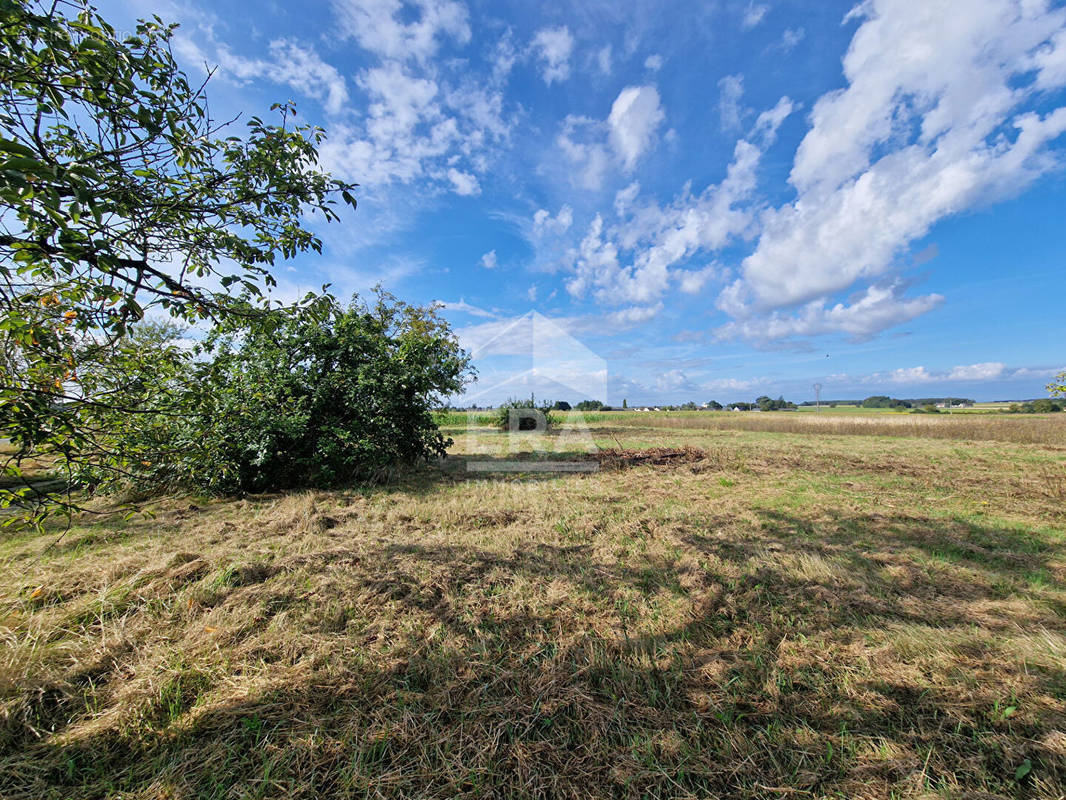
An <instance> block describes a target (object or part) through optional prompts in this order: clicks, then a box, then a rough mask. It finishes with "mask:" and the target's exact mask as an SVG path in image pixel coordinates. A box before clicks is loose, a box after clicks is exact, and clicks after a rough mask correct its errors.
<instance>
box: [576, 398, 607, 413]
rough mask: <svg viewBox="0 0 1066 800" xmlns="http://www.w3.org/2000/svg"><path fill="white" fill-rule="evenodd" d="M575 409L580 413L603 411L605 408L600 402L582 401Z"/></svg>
mask: <svg viewBox="0 0 1066 800" xmlns="http://www.w3.org/2000/svg"><path fill="white" fill-rule="evenodd" d="M575 408H576V409H577V410H578V411H603V410H604V409H605V406H604V405H603V403H602V402H601V401H600V400H582V401H581V402H580V403H578V404H577V405H576V406H575Z"/></svg>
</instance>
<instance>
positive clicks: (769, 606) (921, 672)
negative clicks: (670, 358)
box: [0, 412, 1066, 798]
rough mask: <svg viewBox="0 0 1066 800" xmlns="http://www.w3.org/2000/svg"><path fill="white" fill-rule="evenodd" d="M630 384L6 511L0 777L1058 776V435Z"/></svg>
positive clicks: (128, 790) (170, 782) (368, 782)
mask: <svg viewBox="0 0 1066 800" xmlns="http://www.w3.org/2000/svg"><path fill="white" fill-rule="evenodd" d="M635 413H636V412H631V413H629V414H621V413H619V414H617V415H616V414H615V413H614V412H608V413H606V414H603V415H600V416H598V417H597V418H596V419H595V421H594V422H593V421H590V422H589V426H590V436H591V437H592V438H593V439H594V440H595V442H596V444H597V445H599V446H600V447H610V448H618V447H620V446H621V447H625V448H638V449H639V448H652V447H695V448H700V450H701V451H702V455H699V456H698V457H696V458H694V459H690V460H685V461H679V462H677V463H673V464H671V463H665V462H664V463H661V464H653V465H645V466H635V467H630V468H621V469H613V470H609V471H601V472H597V473H592V474H551V473H528V474H522V473H518V474H506V475H500V476H491V475H490V476H485V475H481V474H474V473H468V472H467V471H466V469H465V466H466V463H467V461H468V460H471V459H489V460H492V459H499V460H507V459H512V458H515V457H518V458H533V457H536V456H537V450H538V447H540V448H544V447H546V448H547V449H548V450H549V451H551V452H549V453H547V454H541V455H542V456H543V457H547V456H549V455H550V456H551V457H558V458H563V457H566V458H579V457H581V458H586V457H588V456H587V455H585V454H582V453H579V452H576V451H575V450H574V449H572V448H571V449H567V448H568V446H567V445H565V444H564V445H563V446H562V447H561V448H560V447H558V445H559V439H558V438H551V437H549V438H548V439H547V440H545V439H544V438H538V437H536V436H535V435H528V434H527V435H522V436H520V437H519V438H518V439H517V440H514V439H510V438H509V437H507V436H506V435H504V434H501V433H499V432H496V431H493V430H491V429H489V428H487V427H478V428H475V429H474V430H472V431H467V430H465V429H464V428H462V427H460V426H459V424H456V425H455V426H453V427H452V428H451V429H450V430H449V433H450V434H451V435H452V436H453V437H454V438H455V440H456V443H455V446H454V455H455V458H454V459H449V461H448V462H446V466H447V468H445V469H439V468H436V467H433V468H427V469H425V470H424V471H422V472H420V473H419V474H417V475H413V476H411V477H410V478H408V479H406V480H405V481H403V482H401V483H399V484H396V485H392V486H388V487H383V488H379V489H373V490H366V489H353V490H352V491H339V492H328V493H326V492H311V493H298V494H289V495H276V496H269V497H250V498H245V499H242V500H204V499H201V498H180V497H175V498H166V499H163V500H160V501H159V502H158V503H157V508H156V512H157V514H156V516H155V517H154V518H153V519H147V518H140V517H135V518H133V519H130V520H123V519H122V516H121V515H119V514H112V515H104V516H102V517H86V518H84V519H80V520H78V521H77V522H76V525H75V526H74V528H73V529H72V530H71V531H70V532H69V533H68V534H67V535H66V536H65V537H64V538H63V540H62V541H61V542H60V544H59V545H58V546H56V547H54V548H52V549H49V550H47V551H45V547H46V544H47V543H48V542H50V541H54V539H55V536H56V533H55V532H53V531H49V532H46V534H45V535H27V534H23V535H20V536H17V537H16V536H11V537H9V538H7V539H5V540H3V541H0V592H2V598H3V600H2V605H0V638H2V640H3V642H4V650H3V651H2V653H3V657H2V660H0V796H3V797H5V798H7V797H11V798H19V797H25V798H49V797H51V798H69V797H115V798H118V797H122V798H131V797H138V798H164V797H180V798H186V797H190V798H191V797H217V798H233V797H279V796H286V797H419V798H435V797H440V798H445V797H448V798H451V797H457V796H462V797H507V798H512V797H513V798H550V797H574V798H601V797H602V798H608V797H610V798H615V797H622V798H658V797H674V798H683V797H699V798H702V797H749V798H764V797H778V796H780V797H787V796H797V797H826V798H829V797H878V798H879V797H943V798H956V797H967V796H975V797H977V796H998V797H1039V798H1056V797H1061V795H1062V786H1063V785H1066V766H1064V765H1066V549H1064V548H1066V513H1064V508H1066V503H1064V502H1063V500H1062V498H1061V497H1060V495H1059V494H1057V492H1059V491H1060V488H1059V487H1060V484H1059V483H1058V482H1057V481H1063V482H1064V483H1066V459H1064V456H1063V452H1064V451H1063V449H1062V447H1061V445H1058V444H1056V443H1053V442H1048V443H1040V442H1027V441H1009V440H1004V439H1002V438H1001V439H998V440H993V439H986V440H973V439H968V438H933V437H919V436H913V435H910V432H909V431H904V432H903V433H904V434H905V435H901V436H890V435H885V434H884V433H882V432H881V431H880V429H875V430H877V431H878V433H877V435H861V434H860V433H858V432H849V433H841V434H828V433H824V432H823V433H818V432H813V431H809V430H805V431H804V432H799V433H796V432H789V431H783V432H782V431H774V430H743V429H729V428H724V429H709V428H701V427H688V426H678V427H668V426H669V425H673V424H674V423H673V422H672V420H676V419H679V417H677V416H673V415H644V416H643V417H641V421H640V423H639V424H637V422H635V421H630V420H634V419H635ZM735 416H740V415H735ZM755 416H758V415H755ZM765 416H767V417H774V416H778V415H765ZM796 416H798V415H792V418H795V417H796ZM680 419H682V420H683V419H685V417H684V416H682V417H680ZM462 424H465V418H464V420H463V423H462ZM1021 424H1022V425H1024V424H1025V423H1024V421H1023V423H1021ZM952 430H955V431H957V432H960V433H966V434H969V433H971V432H972V429H971V428H957V429H952ZM1024 430H1029V429H1028V428H1024ZM1001 435H1003V436H1005V434H1001ZM1029 436H1030V434H1028V433H1026V434H1019V435H1017V436H1015V438H1019V439H1025V438H1027V437H1029ZM515 441H517V442H518V443H519V444H518V448H517V449H518V450H520V451H521V452H520V453H518V454H515V453H512V452H510V449H511V448H510V447H509V444H513V443H514V442H515ZM560 449H561V451H562V452H558V451H559V450H560ZM479 451H489V452H488V453H481V452H479ZM616 461H617V460H616ZM101 510H103V509H101Z"/></svg>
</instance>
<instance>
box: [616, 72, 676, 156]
mask: <svg viewBox="0 0 1066 800" xmlns="http://www.w3.org/2000/svg"><path fill="white" fill-rule="evenodd" d="M664 117H665V114H663V110H662V108H661V107H660V106H659V92H658V91H656V89H655V87H654V86H627V87H626V88H625V89H623V90H622V91H621V92H620V93H619V94H618V97H617V98H615V101H614V104H613V105H612V106H611V113H610V114H609V115H608V117H607V124H608V126H610V140H611V145H612V146H613V147H614V150H615V152H616V153H617V154H618V156H619V158H621V159H622V164H623V166H624V168H625V169H626V171H631V170H632V169H633V167H634V166H636V163H637V160H638V159H639V158H640V157H641V155H643V154H644V153H645V152H646V151H647V150H648V148H649V147H651V144H652V139H653V137H654V135H655V129H656V128H657V127H658V126H659V123H661V122H662V121H663V119H664Z"/></svg>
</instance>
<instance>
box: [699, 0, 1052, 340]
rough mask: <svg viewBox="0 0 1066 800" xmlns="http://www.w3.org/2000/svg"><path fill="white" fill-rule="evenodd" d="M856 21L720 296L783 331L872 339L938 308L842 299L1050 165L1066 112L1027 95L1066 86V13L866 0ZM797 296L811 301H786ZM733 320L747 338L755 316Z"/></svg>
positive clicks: (972, 1)
mask: <svg viewBox="0 0 1066 800" xmlns="http://www.w3.org/2000/svg"><path fill="white" fill-rule="evenodd" d="M852 18H854V19H861V20H862V24H861V26H860V27H859V29H858V30H857V31H856V33H855V36H854V38H853V39H852V42H851V45H850V47H849V49H848V52H847V54H846V56H845V58H844V75H845V78H846V80H847V86H846V87H845V88H844V89H840V90H835V91H832V92H829V93H827V94H826V95H824V96H823V97H822V98H820V99H819V100H818V102H817V103H816V104H815V106H814V109H813V112H812V114H811V129H810V131H809V132H808V133H807V135H806V136H805V138H804V139H803V141H802V143H801V145H800V147H799V149H798V151H797V153H796V157H795V160H794V164H793V169H792V172H791V175H790V182H791V183H792V185H793V186H794V187H795V189H796V190H797V195H798V196H797V199H796V200H795V201H794V202H791V203H788V204H786V205H784V206H781V207H779V208H775V209H771V210H769V211H767V212H765V213H764V214H763V215H762V216H761V219H760V225H761V236H760V238H759V241H758V244H757V246H756V248H755V250H754V252H753V253H752V254H751V255H750V256H748V257H747V258H746V259H745V260H744V261H743V263H742V267H741V275H740V277H739V278H738V279H737V280H736V281H735V282H734V283H733V284H731V285H730V286H728V287H727V288H726V289H725V290H724V292H723V294H722V296H721V297H720V299H719V307H721V308H723V309H724V310H726V311H728V312H729V313H731V314H733V315H734V316H739V317H742V318H743V317H751V316H755V315H758V314H769V317H768V318H767V319H766V320H765V322H766V323H767V324H768V325H769V326H770V327H772V328H773V329H775V330H779V331H781V332H782V334H783V335H805V334H806V332H808V331H811V332H815V333H820V332H829V331H831V330H839V331H844V332H846V333H850V334H852V335H857V336H860V337H861V336H868V335H872V334H873V333H876V331H877V325H878V324H882V325H883V326H886V327H887V326H889V325H893V324H898V323H899V322H900V321H906V320H908V319H913V318H914V316H915V315H916V314H921V313H925V312H926V311H928V310H931V309H933V308H935V307H936V306H937V305H938V304H939V298H937V297H936V296H935V295H930V296H927V297H920V298H906V297H904V296H903V295H902V294H901V293H900V292H899V291H898V290H896V291H893V292H890V293H889V294H888V295H887V296H886V295H885V289H884V287H882V288H880V289H878V288H870V289H867V290H866V291H865V292H861V293H860V295H859V298H860V299H859V301H858V303H857V304H855V305H854V307H852V306H849V305H844V304H840V303H834V302H832V301H831V300H830V298H831V297H832V296H833V295H835V294H837V293H839V292H842V291H846V290H852V289H854V288H855V287H856V285H859V286H861V285H862V284H863V283H866V284H876V283H877V282H878V281H882V280H884V277H885V276H886V274H887V273H890V272H891V271H892V270H894V269H895V266H896V260H897V258H898V257H899V256H900V254H901V253H903V252H904V251H905V249H906V248H907V247H908V245H909V244H910V243H911V242H912V241H914V240H915V239H918V238H920V237H922V236H924V235H925V234H926V233H928V232H929V230H930V228H931V227H932V226H933V225H934V224H936V223H937V222H938V221H940V220H942V219H944V218H945V217H947V216H949V215H952V214H957V213H959V212H962V211H965V210H967V209H969V208H972V207H974V206H976V205H978V204H981V203H986V202H990V201H991V200H994V199H996V198H999V197H1003V196H1004V195H1007V194H1009V193H1011V192H1016V191H1018V190H1020V189H1021V188H1022V187H1024V186H1026V185H1027V184H1028V183H1030V182H1031V181H1032V180H1034V179H1035V178H1036V177H1038V176H1039V175H1041V174H1044V173H1045V172H1047V171H1048V170H1049V169H1051V168H1053V166H1054V165H1055V163H1056V162H1055V160H1054V159H1053V158H1052V157H1051V156H1050V155H1049V154H1048V152H1047V145H1048V143H1049V142H1051V141H1052V140H1054V139H1055V138H1057V137H1059V136H1060V135H1062V133H1063V132H1064V131H1066V108H1053V109H1050V110H1047V111H1046V112H1043V113H1037V112H1035V111H1032V110H1026V109H1025V108H1024V107H1023V103H1024V102H1025V101H1027V100H1029V99H1031V98H1032V97H1033V96H1034V93H1035V92H1036V91H1038V89H1040V88H1060V87H1061V86H1063V85H1064V84H1066V72H1061V73H1060V72H1059V71H1058V63H1059V55H1058V52H1059V47H1060V46H1061V43H1060V41H1059V37H1060V35H1061V31H1062V28H1063V25H1064V24H1066V11H1064V10H1063V9H1061V8H1060V9H1048V8H1047V7H1046V6H1045V5H1044V4H1043V3H1021V2H1016V3H1001V2H998V1H996V0H955V2H953V3H951V2H949V3H946V4H937V5H934V4H914V3H910V2H906V1H905V0H870V2H866V3H863V4H861V5H859V6H857V7H856V9H855V10H854V11H853V12H852ZM1033 70H1036V72H1035V75H1034V77H1033V80H1032V81H1031V82H1030V83H1026V82H1024V81H1021V78H1022V76H1023V75H1025V74H1026V73H1027V72H1028V73H1032V71H1033ZM893 306H896V307H897V308H896V309H895V310H893V308H892V307H893ZM790 307H791V308H799V311H798V312H797V313H795V314H793V315H787V314H784V313H782V311H781V310H782V309H787V308H790ZM863 318H866V319H868V320H869V321H863ZM882 329H883V328H882ZM727 330H729V331H731V332H741V333H742V334H743V335H747V333H746V332H748V331H751V332H756V331H758V330H759V324H758V322H757V321H755V320H751V319H745V320H742V321H740V322H738V323H737V324H736V325H734V326H733V327H732V328H727Z"/></svg>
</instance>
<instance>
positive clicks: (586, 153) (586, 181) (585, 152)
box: [555, 86, 665, 191]
mask: <svg viewBox="0 0 1066 800" xmlns="http://www.w3.org/2000/svg"><path fill="white" fill-rule="evenodd" d="M663 119H665V114H664V113H663V110H662V106H661V105H660V101H659V92H658V90H657V89H656V88H655V87H654V86H627V87H626V88H624V89H622V91H621V92H619V93H618V96H617V97H616V98H615V100H614V102H613V103H612V104H611V110H610V112H609V113H608V115H607V119H606V120H603V121H600V120H596V119H590V118H589V117H581V116H575V115H570V116H568V117H567V118H566V119H565V120H564V121H563V124H562V128H561V130H560V132H559V135H558V136H557V137H556V140H555V141H556V145H557V146H558V147H559V149H560V150H561V151H562V154H563V155H564V156H565V157H566V159H567V161H568V162H570V164H571V165H572V167H573V169H572V170H570V181H571V183H572V184H573V185H574V186H576V187H578V188H581V189H588V190H590V191H599V190H600V189H602V188H603V185H604V183H605V181H606V179H607V176H608V174H609V172H610V169H611V167H612V163H613V164H616V165H618V166H620V167H621V168H622V170H623V171H624V172H631V171H632V170H633V169H635V167H636V165H637V162H638V161H640V159H641V158H642V157H643V156H644V155H645V154H646V153H647V152H648V151H649V150H650V149H651V148H652V147H653V146H654V143H655V134H656V131H657V130H658V128H659V125H660V124H661V123H662V121H663Z"/></svg>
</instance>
